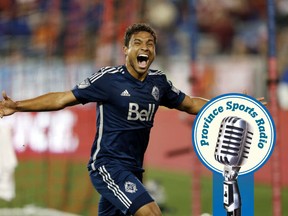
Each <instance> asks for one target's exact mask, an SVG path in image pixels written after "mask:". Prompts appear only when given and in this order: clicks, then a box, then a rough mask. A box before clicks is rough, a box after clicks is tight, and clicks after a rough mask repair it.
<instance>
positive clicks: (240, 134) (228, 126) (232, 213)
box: [214, 116, 253, 216]
mask: <svg viewBox="0 0 288 216" xmlns="http://www.w3.org/2000/svg"><path fill="white" fill-rule="evenodd" d="M252 137H253V129H252V127H251V126H250V125H249V123H248V122H246V121H245V120H243V119H241V118H239V117H236V116H228V117H225V118H224V119H223V120H222V122H221V126H220V128H219V133H218V140H217V143H216V148H215V152H214V157H215V160H216V161H218V162H219V163H221V164H224V171H223V176H224V182H223V204H224V207H225V209H226V211H227V216H240V215H241V196H240V192H239V188H238V183H237V177H238V173H239V170H240V168H241V166H242V165H243V164H245V162H246V161H247V159H248V155H249V151H250V147H251V144H252Z"/></svg>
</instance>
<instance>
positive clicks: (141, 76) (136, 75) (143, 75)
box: [126, 64, 148, 82]
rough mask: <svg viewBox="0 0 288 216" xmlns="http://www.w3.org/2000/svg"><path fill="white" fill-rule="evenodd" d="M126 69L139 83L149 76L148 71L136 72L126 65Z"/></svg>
mask: <svg viewBox="0 0 288 216" xmlns="http://www.w3.org/2000/svg"><path fill="white" fill-rule="evenodd" d="M126 68H127V71H128V73H129V74H130V75H131V76H132V77H134V78H135V79H137V80H139V81H141V82H142V81H144V80H145V78H146V76H147V74H148V71H136V70H135V69H134V68H133V67H131V66H129V65H127V64H126Z"/></svg>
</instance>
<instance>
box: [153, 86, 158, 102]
mask: <svg viewBox="0 0 288 216" xmlns="http://www.w3.org/2000/svg"><path fill="white" fill-rule="evenodd" d="M152 95H153V97H154V98H155V100H156V101H158V100H159V89H158V87H157V86H154V87H153V89H152Z"/></svg>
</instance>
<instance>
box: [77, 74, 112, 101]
mask: <svg viewBox="0 0 288 216" xmlns="http://www.w3.org/2000/svg"><path fill="white" fill-rule="evenodd" d="M108 83H109V76H108V74H106V73H103V70H102V69H100V70H99V71H97V72H96V73H94V74H93V75H91V76H90V77H88V78H86V79H85V80H84V81H82V82H81V83H79V84H78V85H76V86H75V87H74V88H73V89H72V93H73V94H74V96H75V97H76V99H77V100H78V101H79V102H80V103H82V104H86V103H89V102H105V101H106V100H107V99H108V89H107V88H108V86H109V85H108Z"/></svg>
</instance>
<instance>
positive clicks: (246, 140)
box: [192, 93, 276, 175]
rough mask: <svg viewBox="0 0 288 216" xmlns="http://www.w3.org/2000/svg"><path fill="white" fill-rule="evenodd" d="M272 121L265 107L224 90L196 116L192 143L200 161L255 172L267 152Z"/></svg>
mask: <svg viewBox="0 0 288 216" xmlns="http://www.w3.org/2000/svg"><path fill="white" fill-rule="evenodd" d="M275 138H276V132H275V125H274V122H273V119H272V117H271V115H270V114H269V112H268V110H267V109H266V107H265V106H264V105H263V104H262V103H261V102H259V101H258V100H256V99H255V98H253V97H250V96H248V95H245V94H238V93H233V94H224V95H220V96H218V97H215V98H213V99H212V100H210V101H209V102H208V103H207V104H205V106H204V107H203V108H202V109H201V111H200V112H199V113H198V115H197V116H196V119H195V121H194V124H193V130H192V143H193V146H194V149H195V151H196V153H197V156H198V157H199V158H200V160H201V162H202V163H203V164H204V165H205V166H206V167H208V168H209V169H210V170H212V171H214V172H218V173H223V167H224V166H225V165H227V166H235V167H239V168H241V169H240V171H239V175H243V174H248V173H251V172H255V171H256V170H257V169H259V168H260V167H261V166H263V165H264V164H265V163H266V162H267V160H268V159H269V157H270V156H271V154H272V152H273V149H274V145H275Z"/></svg>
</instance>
